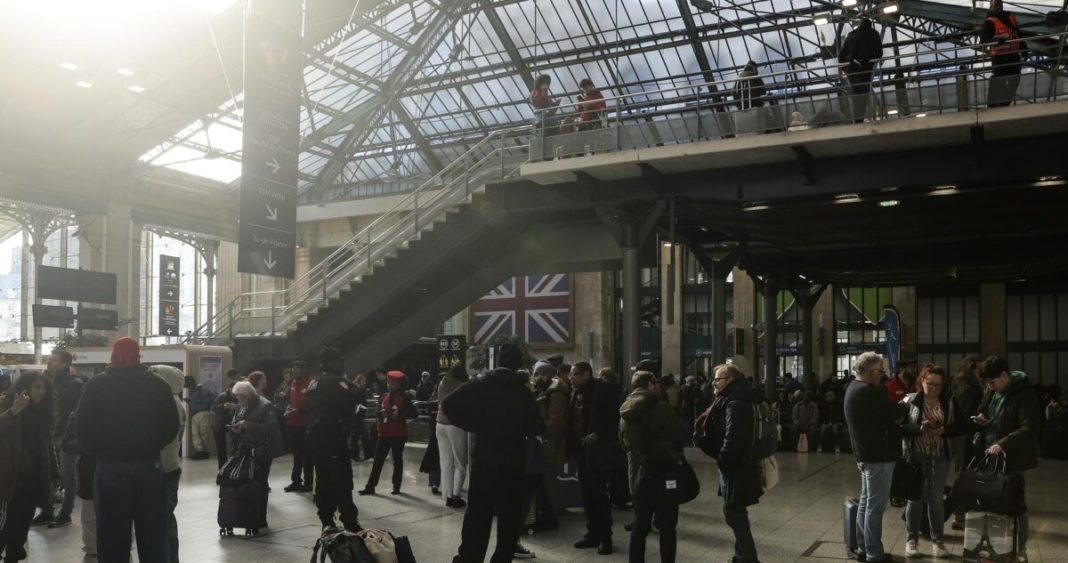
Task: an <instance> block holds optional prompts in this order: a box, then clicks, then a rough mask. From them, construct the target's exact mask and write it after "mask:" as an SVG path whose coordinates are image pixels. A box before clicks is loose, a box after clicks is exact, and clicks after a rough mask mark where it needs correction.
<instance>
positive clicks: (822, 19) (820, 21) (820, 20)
mask: <svg viewBox="0 0 1068 563" xmlns="http://www.w3.org/2000/svg"><path fill="white" fill-rule="evenodd" d="M829 23H831V20H830V18H828V17H827V16H816V17H814V18H812V24H813V25H827V24H829Z"/></svg>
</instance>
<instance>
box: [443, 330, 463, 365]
mask: <svg viewBox="0 0 1068 563" xmlns="http://www.w3.org/2000/svg"><path fill="white" fill-rule="evenodd" d="M437 338H438V352H437V357H438V369H439V370H448V369H449V368H451V367H452V366H454V365H456V364H460V365H461V366H466V365H467V337H466V336H464V335H463V334H443V335H440V336H438V337H437Z"/></svg>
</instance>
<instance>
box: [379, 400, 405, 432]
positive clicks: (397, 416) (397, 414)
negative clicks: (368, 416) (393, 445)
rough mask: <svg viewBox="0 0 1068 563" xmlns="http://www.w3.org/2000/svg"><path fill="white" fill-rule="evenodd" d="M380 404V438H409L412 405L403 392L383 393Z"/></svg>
mask: <svg viewBox="0 0 1068 563" xmlns="http://www.w3.org/2000/svg"><path fill="white" fill-rule="evenodd" d="M379 405H380V406H381V407H382V411H381V412H380V413H379V416H378V436H379V437H380V438H407V437H408V419H409V418H412V417H411V416H409V415H410V414H411V413H410V411H411V410H412V405H411V403H410V402H409V401H408V397H407V396H406V395H405V394H404V393H403V392H401V393H396V394H394V393H383V394H382V399H381V402H380V403H379Z"/></svg>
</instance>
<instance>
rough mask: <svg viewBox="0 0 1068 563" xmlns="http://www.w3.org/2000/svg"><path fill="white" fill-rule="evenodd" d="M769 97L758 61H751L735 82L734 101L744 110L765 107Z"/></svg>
mask: <svg viewBox="0 0 1068 563" xmlns="http://www.w3.org/2000/svg"><path fill="white" fill-rule="evenodd" d="M767 95H768V89H767V87H766V86H764V80H763V79H761V78H760V75H759V73H758V72H757V64H756V61H749V62H748V63H746V64H745V67H743V68H742V71H741V72H740V73H738V78H737V79H735V81H734V101H735V102H737V103H738V108H739V109H742V110H747V109H753V108H759V107H763V106H764V97H765V96H767Z"/></svg>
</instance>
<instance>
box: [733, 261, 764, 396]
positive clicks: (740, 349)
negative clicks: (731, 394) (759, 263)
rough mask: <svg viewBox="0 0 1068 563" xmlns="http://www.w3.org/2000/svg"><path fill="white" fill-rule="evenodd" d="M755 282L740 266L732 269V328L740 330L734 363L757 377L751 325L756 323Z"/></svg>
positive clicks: (755, 347)
mask: <svg viewBox="0 0 1068 563" xmlns="http://www.w3.org/2000/svg"><path fill="white" fill-rule="evenodd" d="M756 302H757V296H756V284H754V283H753V278H752V277H750V276H749V273H748V272H746V271H745V270H742V269H741V268H735V269H734V328H735V329H736V330H740V331H742V338H741V341H740V342H737V343H735V348H734V355H733V357H732V358H731V359H732V361H733V362H734V365H736V366H738V369H740V370H742V372H743V373H746V374H748V375H752V376H753V378H754V379H759V374H758V373H757V371H756V369H757V342H756V333H755V332H754V331H753V325H755V324H756V322H757V318H756Z"/></svg>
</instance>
